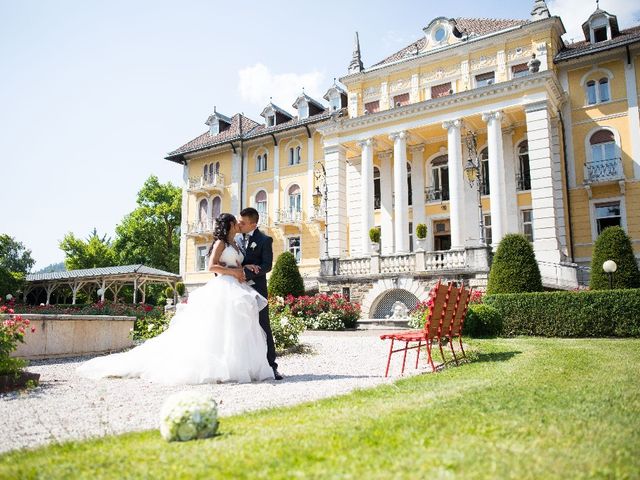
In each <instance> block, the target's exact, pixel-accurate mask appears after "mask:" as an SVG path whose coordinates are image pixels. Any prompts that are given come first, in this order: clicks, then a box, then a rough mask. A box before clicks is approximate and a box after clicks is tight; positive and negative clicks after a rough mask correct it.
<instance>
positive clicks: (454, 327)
mask: <svg viewBox="0 0 640 480" xmlns="http://www.w3.org/2000/svg"><path fill="white" fill-rule="evenodd" d="M472 293H473V288H469V289H466V288H464V286H462V287H461V288H460V295H459V297H458V305H457V307H456V311H455V314H454V315H453V320H452V322H451V328H450V329H449V331H448V332H447V334H446V336H447V339H448V340H449V347H451V353H452V354H453V359H454V360H455V362H456V365H458V358H457V357H456V352H455V350H454V349H453V339H454V338H456V337H457V338H458V341H459V343H460V351H461V352H462V357H463V358H467V354H466V353H465V352H464V348H463V346H462V327H463V326H464V320H465V318H467V312H468V310H469V300H471V294H472Z"/></svg>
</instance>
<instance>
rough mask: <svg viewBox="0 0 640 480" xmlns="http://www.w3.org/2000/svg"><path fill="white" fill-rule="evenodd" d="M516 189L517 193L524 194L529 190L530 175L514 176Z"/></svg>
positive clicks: (520, 174)
mask: <svg viewBox="0 0 640 480" xmlns="http://www.w3.org/2000/svg"><path fill="white" fill-rule="evenodd" d="M516 189H517V191H518V192H526V191H527V190H531V174H530V173H518V174H517V175H516Z"/></svg>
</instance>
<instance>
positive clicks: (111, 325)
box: [0, 314, 136, 359]
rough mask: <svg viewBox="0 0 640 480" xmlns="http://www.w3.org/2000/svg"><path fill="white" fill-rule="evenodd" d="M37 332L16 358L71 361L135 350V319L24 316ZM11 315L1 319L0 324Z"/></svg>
mask: <svg viewBox="0 0 640 480" xmlns="http://www.w3.org/2000/svg"><path fill="white" fill-rule="evenodd" d="M21 315H22V317H23V318H28V319H29V320H30V321H31V325H32V326H33V327H35V329H36V331H35V332H34V333H32V332H31V331H28V332H27V333H26V334H25V343H20V344H18V348H17V350H16V351H15V352H14V353H13V356H16V357H21V358H31V359H36V358H52V357H65V356H68V357H71V356H76V355H87V354H94V353H102V352H113V351H118V350H123V349H125V348H129V347H132V346H133V340H132V339H131V335H130V331H131V329H132V328H133V325H134V322H135V320H136V318H135V317H115V316H107V315H45V314H21ZM8 317H9V315H0V321H2V320H4V319H6V318H8Z"/></svg>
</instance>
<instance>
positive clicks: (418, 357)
mask: <svg viewBox="0 0 640 480" xmlns="http://www.w3.org/2000/svg"><path fill="white" fill-rule="evenodd" d="M420 347H422V340H420V341H418V353H416V368H418V362H419V361H420Z"/></svg>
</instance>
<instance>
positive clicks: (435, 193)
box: [424, 187, 449, 202]
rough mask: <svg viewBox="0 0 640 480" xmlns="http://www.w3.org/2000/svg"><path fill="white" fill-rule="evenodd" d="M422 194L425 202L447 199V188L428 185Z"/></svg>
mask: <svg viewBox="0 0 640 480" xmlns="http://www.w3.org/2000/svg"><path fill="white" fill-rule="evenodd" d="M424 196H425V198H426V199H427V202H435V201H438V200H439V201H447V200H449V189H448V188H435V187H428V188H425V189H424Z"/></svg>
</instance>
